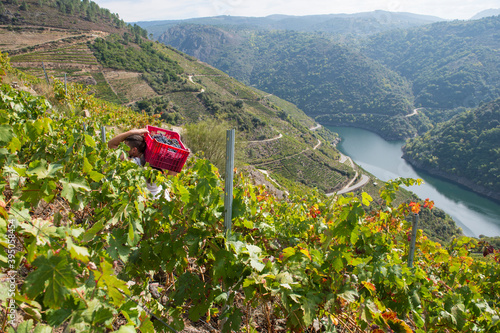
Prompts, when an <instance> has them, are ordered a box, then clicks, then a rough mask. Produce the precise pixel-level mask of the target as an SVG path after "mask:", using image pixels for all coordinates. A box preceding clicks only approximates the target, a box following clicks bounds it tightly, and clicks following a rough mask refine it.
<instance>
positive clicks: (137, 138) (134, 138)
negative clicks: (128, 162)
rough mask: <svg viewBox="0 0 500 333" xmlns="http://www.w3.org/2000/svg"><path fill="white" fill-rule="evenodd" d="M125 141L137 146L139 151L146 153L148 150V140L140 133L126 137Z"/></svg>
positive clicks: (130, 145) (131, 145)
mask: <svg viewBox="0 0 500 333" xmlns="http://www.w3.org/2000/svg"><path fill="white" fill-rule="evenodd" d="M125 142H126V143H127V144H128V146H129V147H130V148H137V150H138V151H139V153H141V154H144V152H145V151H146V141H145V140H144V137H143V136H142V135H140V134H132V135H130V136H128V137H127V138H126V139H125Z"/></svg>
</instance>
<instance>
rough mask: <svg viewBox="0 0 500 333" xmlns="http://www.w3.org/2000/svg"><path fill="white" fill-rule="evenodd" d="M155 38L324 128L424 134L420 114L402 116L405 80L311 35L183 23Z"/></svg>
mask: <svg viewBox="0 0 500 333" xmlns="http://www.w3.org/2000/svg"><path fill="white" fill-rule="evenodd" d="M159 41H160V42H162V43H165V44H168V45H172V46H173V47H175V48H178V49H180V50H181V51H184V52H186V53H188V54H190V55H193V56H196V57H199V58H200V59H201V60H203V61H206V62H208V63H210V64H211V65H213V66H215V67H217V68H219V69H221V70H223V71H225V72H226V73H228V74H230V75H232V76H235V77H236V78H238V79H240V80H242V81H243V82H245V83H247V84H250V85H253V86H256V87H258V88H259V89H262V90H265V91H268V92H270V93H273V94H275V95H277V96H279V97H281V98H283V99H286V100H289V101H291V102H293V103H294V104H296V105H297V106H298V107H299V108H301V109H302V110H304V111H305V112H306V113H307V114H308V115H309V116H311V117H314V118H315V119H316V120H317V121H318V122H320V123H323V124H333V125H339V124H341V125H347V126H359V127H367V128H371V129H372V130H374V131H377V132H379V133H380V134H381V135H383V136H385V137H386V138H391V139H400V138H406V137H410V136H413V135H414V134H415V133H417V131H421V132H422V131H425V130H426V129H427V127H426V125H425V124H426V121H425V117H424V118H422V117H420V116H418V117H413V118H408V117H405V115H407V114H410V113H412V111H413V109H412V105H413V97H412V93H411V89H410V86H409V84H408V82H407V81H406V80H405V79H403V78H401V77H400V76H399V75H397V74H396V73H394V72H392V71H390V70H387V69H386V68H385V67H383V66H381V65H380V64H378V63H377V62H374V61H372V60H371V59H369V58H367V57H365V56H363V55H361V54H359V53H356V52H354V51H352V50H351V49H349V48H347V47H344V46H342V45H340V44H337V43H334V42H332V41H331V40H329V39H327V38H323V37H319V36H318V35H310V34H303V33H294V32H286V31H274V32H266V31H248V30H245V29H229V28H224V29H223V28H218V27H213V26H198V25H182V26H178V27H175V28H171V29H170V30H168V31H167V32H165V33H164V34H163V35H162V36H160V38H159Z"/></svg>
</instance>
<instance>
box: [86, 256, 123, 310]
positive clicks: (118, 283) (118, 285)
mask: <svg viewBox="0 0 500 333" xmlns="http://www.w3.org/2000/svg"><path fill="white" fill-rule="evenodd" d="M100 268H101V269H100V270H99V271H94V274H95V277H96V279H97V280H98V283H97V286H98V287H100V288H102V287H106V288H107V290H108V295H109V296H110V297H111V299H112V300H113V301H112V303H113V304H114V305H115V306H121V305H122V303H123V300H124V298H125V296H123V294H122V292H123V293H124V294H126V295H129V294H130V290H129V289H128V287H127V284H126V283H125V281H123V280H120V279H118V278H117V277H116V273H115V271H114V269H113V265H112V264H110V263H109V262H107V261H103V262H101V264H100Z"/></svg>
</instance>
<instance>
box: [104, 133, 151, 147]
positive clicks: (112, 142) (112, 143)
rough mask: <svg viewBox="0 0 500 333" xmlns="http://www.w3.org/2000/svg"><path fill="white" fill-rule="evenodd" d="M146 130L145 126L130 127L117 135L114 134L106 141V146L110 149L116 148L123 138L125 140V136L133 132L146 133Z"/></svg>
mask: <svg viewBox="0 0 500 333" xmlns="http://www.w3.org/2000/svg"><path fill="white" fill-rule="evenodd" d="M147 132H148V130H147V129H146V128H137V129H132V130H130V131H127V132H124V133H120V134H118V135H117V136H115V137H114V138H113V139H111V140H109V141H108V148H110V149H116V148H118V146H119V145H120V143H121V142H123V140H125V139H126V138H127V137H129V136H131V135H133V134H140V135H142V134H144V133H147Z"/></svg>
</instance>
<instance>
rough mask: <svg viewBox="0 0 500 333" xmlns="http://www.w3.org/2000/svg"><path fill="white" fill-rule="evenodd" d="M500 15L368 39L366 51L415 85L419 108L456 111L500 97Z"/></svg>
mask: <svg viewBox="0 0 500 333" xmlns="http://www.w3.org/2000/svg"><path fill="white" fill-rule="evenodd" d="M499 30H500V16H492V17H487V18H483V19H480V20H472V21H452V22H438V23H434V24H431V25H427V26H423V27H418V28H412V29H407V30H399V31H392V32H387V33H383V34H379V35H375V36H371V37H369V38H368V40H367V42H366V43H365V44H364V47H363V50H362V52H363V53H364V54H366V55H368V56H369V57H371V58H373V59H376V60H378V61H380V62H381V63H383V64H384V65H386V66H387V67H389V68H391V69H393V70H395V71H396V72H398V73H399V74H401V75H402V76H404V77H405V78H407V79H408V80H409V81H410V82H412V83H413V94H414V95H415V105H416V106H422V107H428V108H439V109H454V108H458V107H468V108H471V107H475V106H478V105H479V103H481V102H489V101H492V100H494V99H496V98H498V97H500V52H499V50H500V38H499V35H498V31H499Z"/></svg>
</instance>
